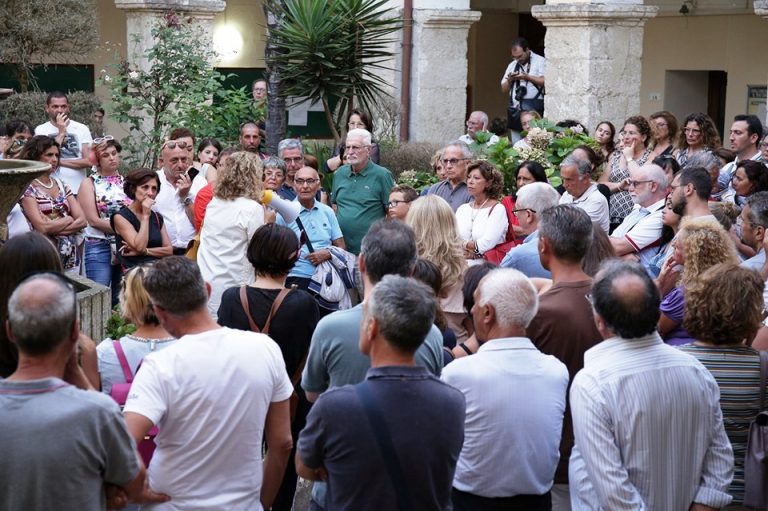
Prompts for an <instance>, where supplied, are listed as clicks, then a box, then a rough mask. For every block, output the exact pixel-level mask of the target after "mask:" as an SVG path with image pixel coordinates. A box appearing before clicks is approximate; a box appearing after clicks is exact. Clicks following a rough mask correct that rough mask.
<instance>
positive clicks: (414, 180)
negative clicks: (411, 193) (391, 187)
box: [397, 170, 437, 191]
mask: <svg viewBox="0 0 768 511" xmlns="http://www.w3.org/2000/svg"><path fill="white" fill-rule="evenodd" d="M435 183H437V176H436V175H435V173H434V172H429V171H426V170H404V171H403V172H401V173H400V175H399V176H398V178H397V184H399V185H405V186H410V187H411V188H415V189H416V190H418V191H422V190H424V188H427V187H430V186H432V185H433V184H435Z"/></svg>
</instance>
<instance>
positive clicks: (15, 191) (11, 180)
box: [0, 160, 51, 241]
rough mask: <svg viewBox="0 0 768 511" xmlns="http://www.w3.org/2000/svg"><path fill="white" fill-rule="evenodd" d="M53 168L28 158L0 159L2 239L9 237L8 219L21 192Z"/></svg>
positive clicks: (0, 233)
mask: <svg viewBox="0 0 768 511" xmlns="http://www.w3.org/2000/svg"><path fill="white" fill-rule="evenodd" d="M50 168H51V166H50V165H48V164H47V163H41V162H39V161H26V160H0V241H5V240H7V239H8V224H6V219H7V218H8V213H10V212H11V209H13V206H14V204H16V203H17V202H19V199H21V194H22V193H24V190H26V189H27V186H29V183H31V182H32V180H33V179H35V178H36V177H40V176H42V175H43V174H44V173H46V172H48V170H49V169H50Z"/></svg>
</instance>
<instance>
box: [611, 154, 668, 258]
mask: <svg viewBox="0 0 768 511" xmlns="http://www.w3.org/2000/svg"><path fill="white" fill-rule="evenodd" d="M667 189H668V188H667V176H666V173H665V172H664V169H662V168H661V167H659V166H658V165H643V166H642V167H640V168H638V169H635V170H630V171H629V194H630V195H631V196H632V201H633V202H634V203H635V207H634V209H632V212H631V213H630V214H629V215H627V217H626V218H625V219H624V221H623V222H622V223H621V225H619V226H618V227H617V228H616V229H615V230H614V231H613V233H611V237H610V240H611V245H613V249H614V251H615V252H616V255H617V256H619V257H622V256H628V255H630V254H634V255H636V256H637V258H638V260H639V262H640V264H642V265H643V267H644V268H646V269H647V268H648V264H649V263H650V261H651V259H652V258H653V257H654V256H655V255H656V253H657V252H658V251H659V241H660V240H661V228H662V222H661V214H662V212H663V210H664V206H665V204H666V198H667Z"/></svg>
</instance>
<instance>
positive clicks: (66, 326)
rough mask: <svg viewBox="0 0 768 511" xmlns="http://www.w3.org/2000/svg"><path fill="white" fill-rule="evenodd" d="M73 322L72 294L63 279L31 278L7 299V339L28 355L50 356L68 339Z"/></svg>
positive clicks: (74, 312)
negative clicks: (49, 354)
mask: <svg viewBox="0 0 768 511" xmlns="http://www.w3.org/2000/svg"><path fill="white" fill-rule="evenodd" d="M76 319H77V300H76V298H75V291H74V288H73V287H72V286H71V285H70V284H68V283H67V282H66V280H65V278H64V277H63V276H56V275H53V274H41V275H35V276H32V277H30V278H28V279H26V280H25V281H23V282H22V283H21V284H19V286H18V287H17V288H16V289H15V290H14V291H13V293H12V294H11V297H10V299H9V300H8V326H7V328H8V336H9V337H10V338H11V339H12V340H13V341H14V342H15V343H16V346H17V347H18V348H19V352H20V353H23V354H25V355H28V356H33V357H34V356H40V355H45V354H48V353H51V352H53V351H54V350H56V348H58V347H59V346H60V345H61V344H62V343H64V342H65V341H67V340H71V339H72V336H73V335H75V334H74V333H73V332H75V331H76V330H74V327H75V324H76ZM75 338H77V336H76V335H75Z"/></svg>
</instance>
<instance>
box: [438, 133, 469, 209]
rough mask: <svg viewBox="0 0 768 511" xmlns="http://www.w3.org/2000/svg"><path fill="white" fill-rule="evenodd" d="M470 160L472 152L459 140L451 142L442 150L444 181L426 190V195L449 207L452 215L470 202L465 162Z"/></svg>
mask: <svg viewBox="0 0 768 511" xmlns="http://www.w3.org/2000/svg"><path fill="white" fill-rule="evenodd" d="M471 159H472V151H471V150H470V149H469V146H468V145H467V144H465V143H464V142H462V141H461V140H456V141H455V142H451V143H450V144H448V145H447V146H445V147H444V148H443V156H442V164H443V169H444V170H445V176H446V179H444V180H443V181H440V182H439V183H435V184H433V185H432V186H430V187H429V189H428V190H427V195H431V194H434V195H437V196H438V197H441V198H443V199H445V200H446V201H447V202H448V204H450V205H451V209H453V211H454V213H455V212H456V210H457V209H459V206H461V205H462V204H466V203H467V202H470V201H471V200H472V196H471V195H470V194H469V190H467V162H468V161H469V160H471Z"/></svg>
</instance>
